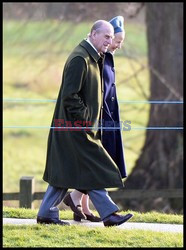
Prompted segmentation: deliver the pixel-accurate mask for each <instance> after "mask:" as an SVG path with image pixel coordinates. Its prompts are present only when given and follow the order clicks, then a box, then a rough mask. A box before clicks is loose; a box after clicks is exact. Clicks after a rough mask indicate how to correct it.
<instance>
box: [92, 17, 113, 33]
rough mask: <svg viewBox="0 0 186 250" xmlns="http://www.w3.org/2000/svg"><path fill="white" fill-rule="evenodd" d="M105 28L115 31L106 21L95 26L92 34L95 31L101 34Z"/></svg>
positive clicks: (101, 21)
mask: <svg viewBox="0 0 186 250" xmlns="http://www.w3.org/2000/svg"><path fill="white" fill-rule="evenodd" d="M105 28H108V29H111V30H112V29H113V30H114V28H113V26H112V25H111V24H110V23H109V22H107V21H105V20H98V21H96V22H95V23H94V24H93V26H92V28H91V31H90V33H92V32H93V31H94V30H95V31H98V32H99V31H101V30H102V29H105Z"/></svg>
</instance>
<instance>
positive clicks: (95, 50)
mask: <svg viewBox="0 0 186 250" xmlns="http://www.w3.org/2000/svg"><path fill="white" fill-rule="evenodd" d="M85 40H86V41H87V42H88V43H89V44H90V45H91V46H92V48H93V49H95V51H96V52H97V53H98V51H97V49H96V48H95V47H94V45H93V44H92V43H91V41H90V40H89V38H87V39H85ZM98 55H99V56H100V53H98Z"/></svg>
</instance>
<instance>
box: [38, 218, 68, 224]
mask: <svg viewBox="0 0 186 250" xmlns="http://www.w3.org/2000/svg"><path fill="white" fill-rule="evenodd" d="M37 223H38V224H57V225H61V226H70V223H69V222H66V221H62V220H59V219H51V218H44V217H40V216H38V217H37Z"/></svg>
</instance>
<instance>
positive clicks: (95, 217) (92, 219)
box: [73, 213, 101, 222]
mask: <svg viewBox="0 0 186 250" xmlns="http://www.w3.org/2000/svg"><path fill="white" fill-rule="evenodd" d="M85 216H86V220H89V221H92V222H100V221H101V218H100V217H97V216H95V215H93V214H91V215H89V214H85ZM73 217H74V220H75V221H81V217H79V216H78V215H77V214H75V213H74V216H73Z"/></svg>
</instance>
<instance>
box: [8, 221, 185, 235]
mask: <svg viewBox="0 0 186 250" xmlns="http://www.w3.org/2000/svg"><path fill="white" fill-rule="evenodd" d="M67 221H68V222H70V223H71V224H73V225H81V226H89V227H104V226H103V223H102V222H89V221H82V222H76V221H74V220H67ZM3 224H16V225H23V224H26V225H34V224H36V219H17V218H3ZM117 228H120V229H143V230H152V231H158V232H175V233H178V232H179V233H183V225H180V224H161V223H139V222H126V223H123V224H122V225H120V226H117Z"/></svg>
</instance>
